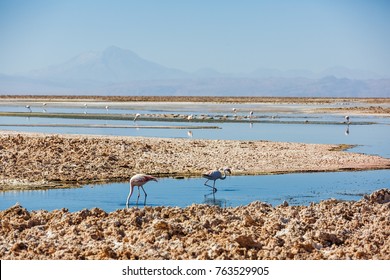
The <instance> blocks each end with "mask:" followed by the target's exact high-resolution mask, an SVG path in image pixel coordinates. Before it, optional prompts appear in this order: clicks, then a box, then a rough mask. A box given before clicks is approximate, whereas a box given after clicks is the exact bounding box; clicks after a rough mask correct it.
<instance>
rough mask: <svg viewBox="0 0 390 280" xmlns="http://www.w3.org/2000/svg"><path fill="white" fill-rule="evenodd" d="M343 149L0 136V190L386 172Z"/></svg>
mask: <svg viewBox="0 0 390 280" xmlns="http://www.w3.org/2000/svg"><path fill="white" fill-rule="evenodd" d="M347 147H348V146H347ZM343 148H345V147H344V146H343V145H341V146H340V145H322V144H302V143H284V142H269V141H235V140H199V139H197V140H195V139H193V140H192V139H191V140H190V139H162V138H161V139H160V138H142V137H110V136H85V135H49V134H32V133H11V132H4V133H2V134H1V135H0V162H2V165H1V166H0V189H15V188H28V187H30V188H31V187H43V186H45V187H54V186H58V185H65V184H68V185H69V184H70V185H77V184H80V185H81V184H88V183H91V182H102V181H127V180H128V179H129V178H130V177H131V176H132V175H134V174H136V173H149V174H151V175H155V176H160V177H166V176H200V174H202V173H203V172H204V171H206V170H209V169H212V168H221V167H223V166H229V167H230V168H231V169H232V171H233V175H248V174H271V173H289V172H310V171H340V170H368V169H383V168H389V167H390V160H389V159H385V158H382V157H379V156H371V155H364V154H357V153H351V152H344V151H340V150H342V149H343Z"/></svg>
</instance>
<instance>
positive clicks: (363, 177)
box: [0, 105, 390, 211]
mask: <svg viewBox="0 0 390 280" xmlns="http://www.w3.org/2000/svg"><path fill="white" fill-rule="evenodd" d="M229 106H231V105H229ZM248 108H250V107H249V106H248ZM19 109H20V110H25V108H23V107H20V108H19ZM84 109H85V108H78V110H79V111H83V110H84ZM137 109H139V108H137ZM195 109H199V108H195ZM195 109H194V108H190V109H188V108H184V109H183V108H181V109H180V108H177V109H176V111H177V112H184V113H193V114H201V113H204V112H199V111H196V110H195ZM225 109H226V110H228V109H229V108H228V107H226V108H225ZM47 110H48V111H51V110H54V108H47ZM56 110H59V111H65V112H70V111H71V110H72V109H71V108H63V109H61V108H57V109H56ZM87 110H89V111H88V112H87V113H89V112H95V113H99V112H100V113H101V112H102V110H104V111H105V109H104V108H94V109H92V108H88V109H87ZM245 110H246V109H245ZM216 111H218V110H216V109H213V108H211V109H210V108H209V109H208V112H209V114H211V115H213V114H220V113H221V112H219V111H218V112H216ZM221 111H222V112H223V110H221ZM134 112H135V111H132V112H131V111H130V112H126V113H134ZM140 112H142V113H156V110H144V111H140ZM161 112H166V111H165V110H161V111H159V112H158V113H161ZM106 113H107V114H109V113H123V109H117V110H114V109H112V110H111V109H110V110H108V111H106ZM239 114H244V112H239ZM259 115H261V118H260V120H264V121H267V120H271V119H272V117H274V119H276V120H278V121H282V123H266V122H262V123H253V124H251V123H250V122H249V121H248V122H243V123H221V122H218V123H207V124H206V125H216V126H218V127H220V129H197V126H198V125H204V123H197V122H188V123H187V122H185V123H183V122H154V121H153V122H152V121H137V122H136V123H134V122H133V121H114V120H86V119H83V120H74V119H57V118H55V119H47V118H32V117H31V118H24V117H1V118H0V124H7V125H11V126H4V127H1V126H0V129H6V130H16V131H32V132H50V133H71V134H95V135H121V136H146V137H170V138H203V139H232V140H268V141H283V142H303V143H326V144H327V143H330V144H352V145H358V146H356V147H355V148H352V149H351V151H354V152H360V153H367V154H377V155H380V156H383V157H387V158H389V157H390V145H389V144H388V143H390V126H389V124H390V121H389V119H388V118H380V117H374V116H368V117H367V116H361V117H359V116H356V117H351V120H352V122H354V121H355V122H357V121H359V122H375V124H371V125H357V124H353V123H352V124H351V125H349V126H347V125H346V124H343V121H344V119H343V116H340V115H328V114H326V115H325V114H323V115H321V114H315V115H314V114H309V115H305V114H290V113H280V114H278V115H275V114H274V113H272V112H268V113H259ZM291 120H293V121H299V122H303V121H305V120H308V121H309V123H299V124H292V123H283V122H284V121H291ZM310 121H320V122H322V121H323V122H329V121H330V122H333V124H313V123H310ZM71 123H81V124H87V125H88V124H101V125H106V126H107V127H103V128H85V127H83V128H77V127H76V128H74V127H61V126H60V127H34V126H29V125H34V124H71ZM13 124H15V125H18V124H25V125H27V126H23V127H20V126H12V125H13ZM113 125H114V126H115V125H130V126H134V127H132V128H110V127H109V126H113ZM144 125H147V126H165V125H167V126H176V127H178V126H183V125H186V126H190V127H191V126H192V127H193V128H189V129H160V128H142V126H144ZM137 126H138V127H137ZM233 168H234V167H233ZM204 181H205V180H204V179H202V178H200V177H199V178H191V179H183V180H177V179H172V178H163V179H160V181H159V182H158V183H154V182H151V183H148V184H147V185H146V187H145V189H146V191H147V192H148V199H147V205H149V206H156V205H165V206H179V207H185V206H188V205H191V204H193V203H208V204H217V205H220V206H223V207H225V206H226V207H229V206H238V205H245V204H248V203H250V202H252V201H255V200H261V201H264V202H266V203H271V204H272V205H279V204H281V203H282V202H283V201H284V200H286V201H287V202H288V203H289V204H290V205H307V204H309V203H311V202H318V201H320V200H323V199H328V198H337V199H345V200H358V199H361V198H362V196H363V195H364V194H366V193H370V192H372V191H374V190H377V189H380V188H385V187H386V188H389V187H390V170H380V171H362V172H336V173H304V174H284V175H267V176H231V177H228V178H227V179H226V180H224V181H217V187H218V192H217V193H215V196H213V195H212V194H211V192H210V189H209V188H207V187H205V186H204V185H203V183H204ZM128 191H129V185H128V182H124V183H112V184H106V185H95V186H93V185H88V186H85V187H82V188H74V189H51V190H34V191H8V192H1V193H0V209H6V208H8V207H10V206H12V205H14V204H15V203H17V202H18V203H20V204H21V205H23V206H24V207H26V208H27V209H28V210H37V209H47V210H53V209H58V208H68V209H69V210H70V211H77V210H81V209H83V208H93V207H99V208H102V209H104V210H105V211H113V210H116V209H120V208H123V207H125V200H126V197H127V194H128ZM135 200H136V196H133V197H132V201H131V204H132V206H133V205H134V203H135ZM142 204H143V197H141V198H140V206H141V205H142Z"/></svg>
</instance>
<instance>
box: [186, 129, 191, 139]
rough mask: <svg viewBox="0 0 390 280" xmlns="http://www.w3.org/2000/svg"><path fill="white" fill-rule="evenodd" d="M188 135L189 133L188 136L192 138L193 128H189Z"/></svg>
mask: <svg viewBox="0 0 390 280" xmlns="http://www.w3.org/2000/svg"><path fill="white" fill-rule="evenodd" d="M187 135H188V137H191V138H192V130H188V131H187Z"/></svg>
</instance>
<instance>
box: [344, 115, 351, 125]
mask: <svg viewBox="0 0 390 280" xmlns="http://www.w3.org/2000/svg"><path fill="white" fill-rule="evenodd" d="M344 118H345V120H346V121H347V123H348V124H349V123H350V122H349V116H345V117H344Z"/></svg>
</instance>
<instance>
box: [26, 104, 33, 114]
mask: <svg viewBox="0 0 390 280" xmlns="http://www.w3.org/2000/svg"><path fill="white" fill-rule="evenodd" d="M25 107H26V108H27V109H28V110H29V111H30V113H31V112H32V110H31V108H30V105H26V106H25Z"/></svg>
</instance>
